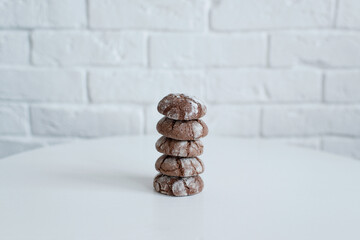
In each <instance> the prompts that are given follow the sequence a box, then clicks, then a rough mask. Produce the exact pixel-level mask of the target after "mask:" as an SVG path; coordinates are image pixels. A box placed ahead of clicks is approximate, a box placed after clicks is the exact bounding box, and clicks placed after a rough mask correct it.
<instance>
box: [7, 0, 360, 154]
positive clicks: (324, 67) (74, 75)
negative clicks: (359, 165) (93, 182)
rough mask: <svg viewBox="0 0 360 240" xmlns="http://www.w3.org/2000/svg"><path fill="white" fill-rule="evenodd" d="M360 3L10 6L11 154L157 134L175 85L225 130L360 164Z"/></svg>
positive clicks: (30, 2)
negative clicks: (162, 103)
mask: <svg viewBox="0 0 360 240" xmlns="http://www.w3.org/2000/svg"><path fill="white" fill-rule="evenodd" d="M359 13H360V1H357V0H255V1H249V0H214V1H210V0H176V1H171V0H61V1H60V0H0V157H2V156H6V155H9V154H12V153H15V152H19V151H23V150H27V149H32V148H36V147H41V146H44V145H48V144H56V143H61V142H66V141H70V140H73V139H79V138H93V137H104V136H112V135H127V134H131V135H134V134H154V133H155V125H156V122H157V120H158V119H159V118H160V115H159V114H157V112H156V103H157V102H158V101H159V100H160V99H161V98H162V97H163V96H164V95H166V94H168V93H170V92H184V93H188V94H191V95H196V96H198V97H199V98H201V99H203V100H205V102H206V103H207V105H208V115H207V117H206V119H205V120H206V121H207V123H208V125H209V128H210V134H212V135H231V136H237V137H241V138H265V139H267V140H269V141H279V142H290V143H295V144H298V145H303V146H307V147H312V148H317V149H324V150H326V151H331V152H336V153H340V154H344V155H348V156H353V157H356V158H360V104H359V103H360V69H359V68H360V31H359V30H360V14H359Z"/></svg>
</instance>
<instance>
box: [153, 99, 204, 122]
mask: <svg viewBox="0 0 360 240" xmlns="http://www.w3.org/2000/svg"><path fill="white" fill-rule="evenodd" d="M157 109H158V111H159V113H161V114H163V115H165V116H166V117H168V118H171V119H174V120H194V119H199V118H201V117H203V116H204V115H205V114H206V106H205V105H204V104H203V103H202V102H201V101H199V100H197V99H196V98H194V97H189V96H187V95H184V94H173V93H171V94H169V95H167V96H166V97H164V98H163V99H162V100H161V101H160V102H159V104H158V106H157Z"/></svg>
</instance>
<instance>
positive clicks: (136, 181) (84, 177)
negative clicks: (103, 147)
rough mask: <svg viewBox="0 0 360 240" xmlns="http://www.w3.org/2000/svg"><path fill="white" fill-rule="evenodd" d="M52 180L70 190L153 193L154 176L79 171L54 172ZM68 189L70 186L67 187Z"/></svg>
mask: <svg viewBox="0 0 360 240" xmlns="http://www.w3.org/2000/svg"><path fill="white" fill-rule="evenodd" d="M51 178H52V180H55V181H59V183H60V182H61V184H62V185H64V184H69V185H71V188H74V187H81V188H84V189H89V188H99V187H101V188H104V189H109V188H111V189H114V190H116V189H119V190H120V189H123V190H127V191H141V192H153V187H152V182H153V178H154V176H146V175H140V174H139V173H131V172H124V171H121V170H119V171H115V170H113V171H104V170H98V171H86V172H84V170H82V171H81V170H79V171H75V169H72V170H71V171H66V172H56V173H52V174H51ZM69 187H70V186H69Z"/></svg>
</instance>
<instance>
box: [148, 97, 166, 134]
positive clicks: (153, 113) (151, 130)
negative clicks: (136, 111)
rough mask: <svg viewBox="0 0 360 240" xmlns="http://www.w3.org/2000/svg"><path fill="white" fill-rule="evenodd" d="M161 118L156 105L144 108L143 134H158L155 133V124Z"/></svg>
mask: <svg viewBox="0 0 360 240" xmlns="http://www.w3.org/2000/svg"><path fill="white" fill-rule="evenodd" d="M162 117H164V116H163V115H161V114H160V113H159V112H158V111H157V104H152V105H149V106H147V107H146V108H145V119H146V122H145V134H151V135H153V134H159V133H158V132H157V131H156V124H157V122H158V121H159V120H160V119H161V118H162ZM159 136H160V135H159Z"/></svg>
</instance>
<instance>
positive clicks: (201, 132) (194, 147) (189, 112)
mask: <svg viewBox="0 0 360 240" xmlns="http://www.w3.org/2000/svg"><path fill="white" fill-rule="evenodd" d="M157 109H158V111H159V112H160V113H161V114H163V115H165V117H163V118H162V119H160V121H159V122H158V123H157V126H156V129H157V131H158V132H159V133H160V134H161V135H163V136H162V137H160V139H159V140H158V141H157V142H156V149H157V150H158V151H159V152H160V153H163V154H164V155H162V156H161V157H159V158H158V160H157V161H156V163H155V168H156V170H157V171H159V172H160V174H158V175H157V176H156V177H155V179H154V188H155V190H156V191H157V192H159V193H163V194H167V195H170V196H190V195H193V194H196V193H199V192H201V191H202V189H203V187H204V183H203V181H202V179H201V177H200V176H199V174H200V173H202V172H203V171H204V164H203V162H202V161H201V160H200V159H199V158H198V156H199V155H201V154H202V153H203V144H202V143H201V141H200V140H199V139H200V138H202V137H205V136H206V135H207V134H208V127H207V126H206V124H205V122H203V121H202V120H200V118H201V117H203V116H204V115H205V114H206V106H205V105H204V104H202V103H201V102H200V101H199V100H197V99H196V98H194V97H189V96H186V95H184V94H169V95H167V96H166V97H164V98H163V99H162V100H161V101H160V102H159V104H158V107H157Z"/></svg>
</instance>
